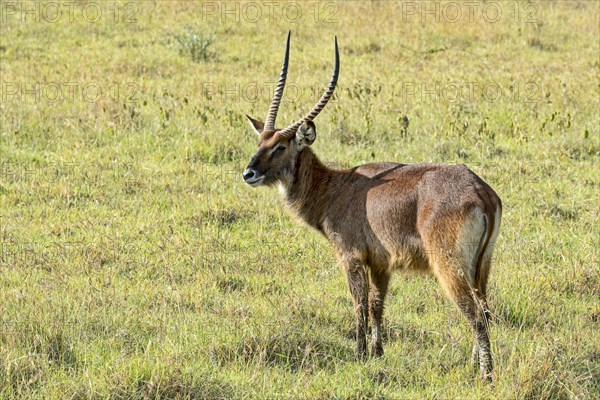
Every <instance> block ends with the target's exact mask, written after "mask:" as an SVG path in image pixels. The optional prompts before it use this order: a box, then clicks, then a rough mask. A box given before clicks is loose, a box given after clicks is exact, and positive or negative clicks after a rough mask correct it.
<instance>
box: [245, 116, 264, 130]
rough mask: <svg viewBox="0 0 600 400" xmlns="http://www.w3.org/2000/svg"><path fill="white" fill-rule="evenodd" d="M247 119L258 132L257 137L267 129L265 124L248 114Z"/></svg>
mask: <svg viewBox="0 0 600 400" xmlns="http://www.w3.org/2000/svg"><path fill="white" fill-rule="evenodd" d="M246 118H248V122H250V125H252V129H254V132H256V134H257V135H260V134H261V133H262V131H263V129H264V127H265V123H264V122H261V121H259V120H257V119H254V118H252V117H251V116H249V115H248V114H246Z"/></svg>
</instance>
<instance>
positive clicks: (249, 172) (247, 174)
mask: <svg viewBox="0 0 600 400" xmlns="http://www.w3.org/2000/svg"><path fill="white" fill-rule="evenodd" d="M255 175H256V173H255V172H254V170H253V169H250V168H246V169H245V170H244V173H243V174H242V177H243V178H244V180H245V181H248V180H252V179H254V176H255Z"/></svg>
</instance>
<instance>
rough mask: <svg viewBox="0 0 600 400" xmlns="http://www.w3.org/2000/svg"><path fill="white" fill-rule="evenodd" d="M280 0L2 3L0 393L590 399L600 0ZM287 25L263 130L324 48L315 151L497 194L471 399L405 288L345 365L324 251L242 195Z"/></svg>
mask: <svg viewBox="0 0 600 400" xmlns="http://www.w3.org/2000/svg"><path fill="white" fill-rule="evenodd" d="M69 4H70V3H69ZM291 4H292V6H286V3H283V2H279V3H274V4H269V3H239V2H230V3H227V4H225V3H222V2H207V3H201V2H195V1H180V2H174V1H144V2H129V3H126V2H120V3H112V2H95V3H94V2H87V3H83V2H79V3H73V4H71V5H68V4H67V3H60V2H59V3H41V2H40V3H37V2H36V3H33V2H7V1H1V2H0V8H1V10H2V15H1V18H2V20H1V30H0V33H1V37H0V74H1V75H0V78H1V89H2V93H1V95H2V99H1V103H0V107H1V112H0V122H1V129H0V144H1V157H2V170H1V175H0V201H1V209H0V210H1V238H2V239H1V243H2V248H1V249H2V251H1V258H0V397H1V398H17V397H18V398H121V399H142V398H144V399H145V398H153V399H154V398H198V399H217V398H247V399H252V398H256V399H266V398H285V399H288V398H289V399H296V398H300V399H304V398H306V399H329V398H338V399H355V398H357V399H358V398H360V399H362V398H376V399H414V398H437V399H465V398H471V399H479V398H488V399H523V398H524V399H562V398H564V399H592V398H599V397H600V383H599V381H600V370H599V363H600V333H599V332H600V330H599V329H598V328H599V324H600V322H599V320H600V301H599V297H600V272H599V265H598V264H599V256H598V248H599V245H600V243H599V236H600V220H599V211H598V209H599V196H600V173H599V170H600V163H599V161H600V132H599V123H600V121H599V96H600V93H599V90H600V85H599V75H600V61H599V51H600V49H599V40H600V39H599V35H600V31H599V21H600V3H598V2H595V1H577V2H576V1H573V2H566V1H565V2H562V1H561V2H533V3H530V2H520V3H513V2H485V3H484V2H481V1H475V2H471V3H467V2H455V3H444V2H428V3H423V2H405V3H400V2H383V1H381V2H376V1H363V2H347V3H343V4H342V3H334V2H322V3H314V2H302V3H299V2H297V3H291ZM290 7H291V8H290ZM32 10H33V11H32ZM298 10H300V11H298ZM288 29H291V30H292V51H291V65H290V70H289V76H288V82H289V83H288V88H287V89H286V92H285V94H284V102H283V104H282V107H281V111H280V113H279V118H278V121H279V122H280V124H285V123H289V122H292V121H293V120H295V119H296V118H297V117H298V116H300V115H301V114H302V113H303V112H306V111H307V110H308V109H309V107H311V106H312V105H313V104H314V102H315V101H316V100H317V98H318V96H319V95H320V92H321V90H322V89H323V86H324V84H325V83H326V82H327V81H328V79H329V77H330V73H331V69H332V66H333V36H334V34H337V35H338V38H339V42H340V47H341V57H342V69H341V77H340V81H339V84H338V88H337V94H336V97H335V100H334V101H333V102H332V103H330V104H329V105H328V107H327V108H326V109H325V111H324V112H323V113H322V114H321V115H320V116H319V117H318V118H317V119H316V121H315V122H316V125H317V132H318V137H317V141H316V142H315V144H314V145H313V148H314V149H315V151H316V152H317V154H319V156H320V157H321V158H322V159H323V160H324V161H327V162H329V163H330V164H331V165H334V166H338V167H343V166H351V165H356V164H359V163H365V162H371V161H374V160H376V161H384V160H387V161H401V162H408V163H417V162H442V163H465V164H467V165H468V166H469V167H470V168H471V169H473V170H474V171H475V172H476V173H477V174H479V175H480V176H481V177H483V178H484V179H485V180H486V181H487V182H489V183H490V184H491V185H492V187H494V188H495V189H496V191H497V192H498V194H499V195H500V197H501V198H502V200H503V202H504V215H503V226H502V229H501V234H500V238H499V241H498V244H497V246H496V253H495V255H496V257H495V263H494V266H493V271H492V277H491V284H490V290H489V298H490V299H489V300H490V305H491V311H492V313H493V316H494V317H493V323H492V326H491V337H492V349H493V355H494V362H495V367H496V369H495V382H496V384H495V386H493V387H489V386H485V385H482V384H481V383H480V382H479V379H478V374H477V372H476V371H475V369H474V368H473V367H472V366H471V365H470V364H469V356H470V346H471V333H470V328H469V326H468V324H467V322H466V320H465V319H464V318H463V317H462V316H461V315H460V314H459V313H458V312H457V310H456V309H455V307H454V306H453V305H452V304H451V303H450V302H449V301H448V300H446V299H445V297H444V295H443V294H442V292H441V289H440V288H439V285H438V284H437V282H436V281H435V280H434V279H433V278H431V277H428V276H406V275H401V274H397V275H396V276H395V279H394V280H393V282H392V287H391V292H390V295H389V297H388V301H387V309H386V314H385V324H386V327H385V343H384V347H385V351H386V353H385V355H384V357H383V358H381V359H374V360H373V359H372V360H369V361H367V362H364V363H361V362H356V361H354V341H353V338H352V335H351V333H350V332H352V330H353V319H354V317H353V307H352V303H351V299H350V295H349V293H348V289H347V286H346V281H345V278H344V276H343V272H342V270H341V268H340V267H339V266H338V265H337V263H336V261H335V258H334V255H333V253H332V251H331V249H330V247H329V245H328V244H327V243H326V242H325V240H324V239H322V238H321V237H320V236H319V235H318V234H317V233H316V232H313V231H311V230H310V229H309V228H307V227H305V226H302V225H301V224H299V223H298V222H297V221H295V220H294V219H293V218H291V217H290V216H289V214H288V213H287V211H286V210H285V209H284V208H283V205H282V203H281V201H280V200H279V198H278V197H279V195H278V193H277V190H276V189H265V188H262V189H252V188H250V187H248V186H247V185H245V184H244V183H243V181H242V179H241V171H242V170H243V168H244V166H245V164H246V163H247V162H248V161H249V159H250V157H251V155H252V154H253V151H254V150H255V148H256V138H255V137H254V134H253V133H252V132H251V130H250V128H249V126H248V124H247V123H246V121H245V119H244V114H245V113H248V114H250V115H252V116H254V117H258V118H261V119H262V118H264V115H265V114H266V111H267V108H268V104H269V102H270V96H271V93H272V89H273V87H274V85H273V84H274V81H275V80H276V79H277V75H278V72H279V68H280V65H281V64H280V63H281V57H282V54H283V50H284V42H285V35H286V33H287V31H288Z"/></svg>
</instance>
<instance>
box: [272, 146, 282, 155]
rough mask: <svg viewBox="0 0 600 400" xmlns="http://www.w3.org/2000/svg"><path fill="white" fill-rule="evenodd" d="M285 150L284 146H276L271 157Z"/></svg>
mask: <svg viewBox="0 0 600 400" xmlns="http://www.w3.org/2000/svg"><path fill="white" fill-rule="evenodd" d="M284 151H285V146H277V147H276V148H275V150H273V153H272V154H273V157H275V156H278V155H279V154H281V153H283V152H284Z"/></svg>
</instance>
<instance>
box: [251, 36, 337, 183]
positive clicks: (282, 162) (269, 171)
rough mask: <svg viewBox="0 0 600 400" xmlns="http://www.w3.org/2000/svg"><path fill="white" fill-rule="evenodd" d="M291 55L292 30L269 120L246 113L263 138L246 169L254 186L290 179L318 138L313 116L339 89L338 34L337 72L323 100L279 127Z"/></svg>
mask: <svg viewBox="0 0 600 400" xmlns="http://www.w3.org/2000/svg"><path fill="white" fill-rule="evenodd" d="M289 56H290V33H288V37H287V44H286V47H285V55H284V57H283V65H282V66H281V74H280V75H279V80H278V81H277V86H276V87H275V93H274V94H273V101H272V102H271V106H270V107H269V112H268V113H267V117H266V118H265V122H264V123H263V122H261V121H259V120H256V119H254V118H252V117H250V116H248V115H246V117H247V118H248V121H249V122H250V125H252V128H253V129H254V131H255V132H256V133H257V134H258V138H259V139H258V151H257V152H256V154H254V156H253V157H252V160H250V163H249V164H248V167H246V169H245V170H244V173H243V178H244V181H245V182H246V183H247V184H249V185H250V186H259V185H273V184H275V183H277V182H280V181H282V180H285V179H287V177H288V176H289V175H290V174H291V173H292V171H293V168H294V165H295V164H296V159H297V158H298V155H299V154H300V152H301V151H302V150H303V149H305V148H306V147H308V146H310V145H311V144H313V142H314V141H315V139H316V137H317V131H316V128H315V124H314V123H313V119H315V118H316V116H317V115H319V113H320V112H321V111H322V110H323V108H325V105H326V104H327V102H328V101H329V99H330V98H331V96H332V95H333V91H334V90H335V85H336V83H337V79H338V75H339V72H340V55H339V51H338V44H337V37H336V38H335V67H334V69H333V75H332V77H331V81H330V82H329V85H328V86H327V89H326V90H325V93H323V95H322V96H321V99H320V100H319V102H318V103H317V104H316V105H315V106H314V107H313V109H312V110H311V111H310V112H308V113H307V114H306V115H305V116H304V117H303V118H301V119H300V120H298V121H296V122H294V123H293V124H291V125H289V126H288V127H287V128H285V129H278V128H275V119H276V118H277V110H278V109H279V104H280V103H281V96H282V95H283V88H284V87H285V80H286V77H287V70H288V61H289Z"/></svg>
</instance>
